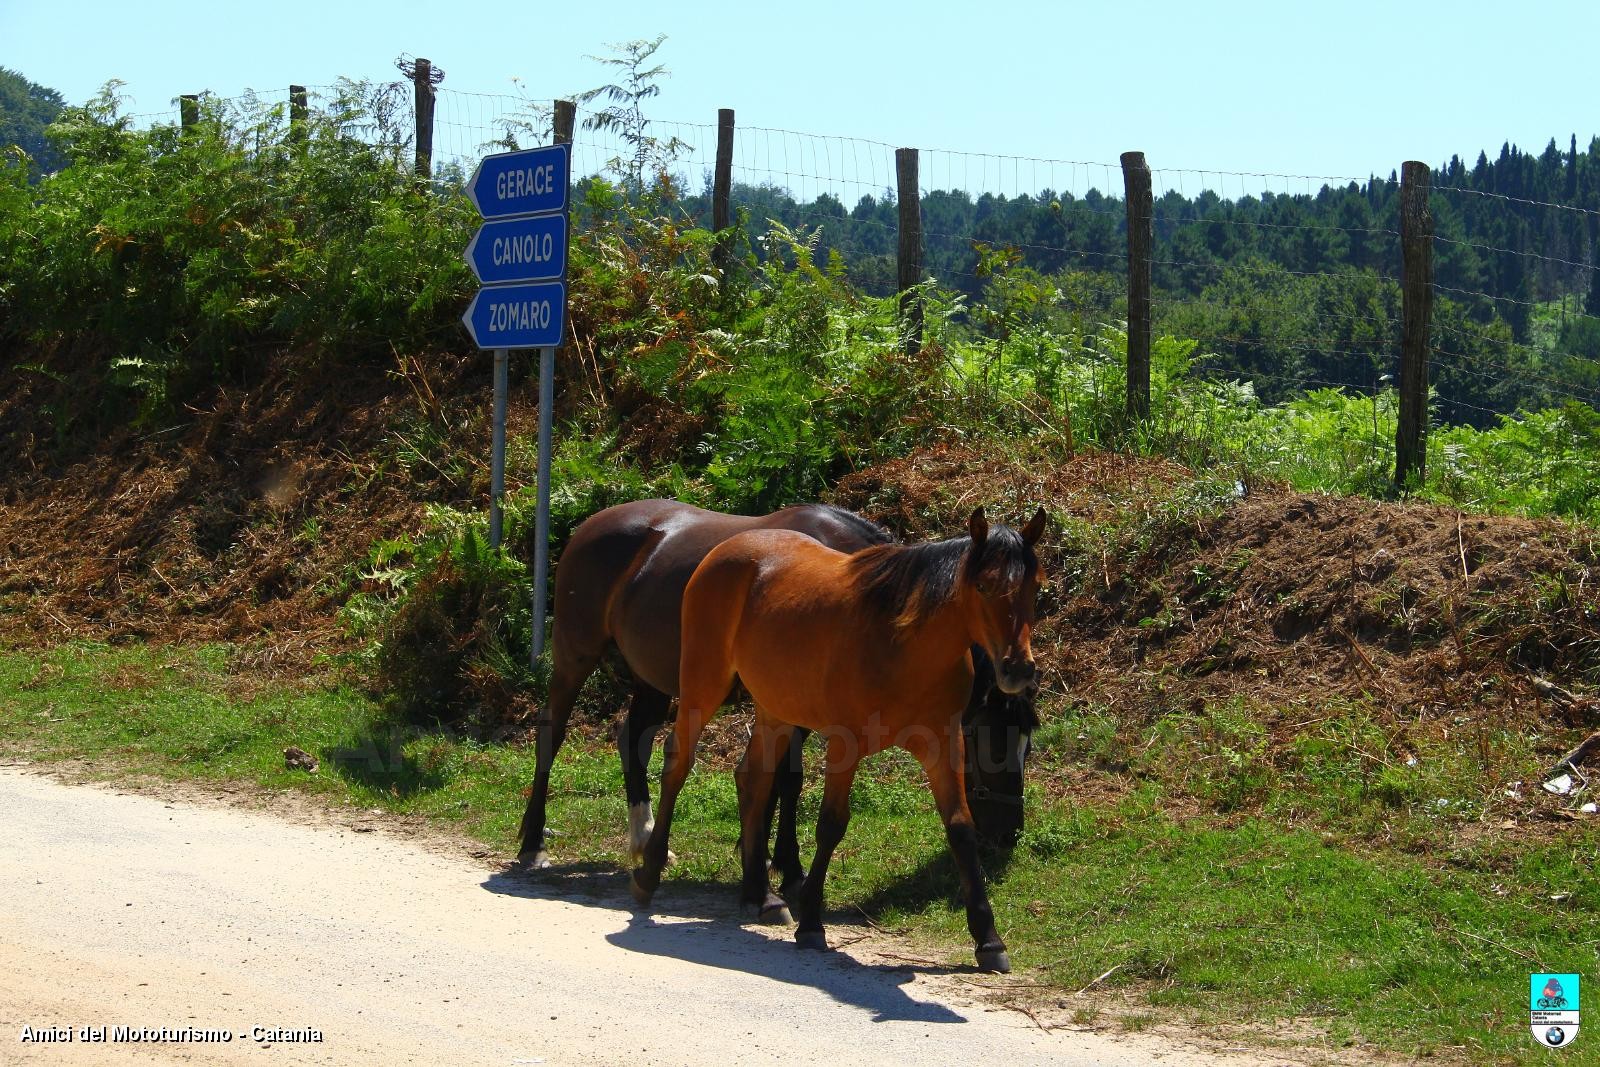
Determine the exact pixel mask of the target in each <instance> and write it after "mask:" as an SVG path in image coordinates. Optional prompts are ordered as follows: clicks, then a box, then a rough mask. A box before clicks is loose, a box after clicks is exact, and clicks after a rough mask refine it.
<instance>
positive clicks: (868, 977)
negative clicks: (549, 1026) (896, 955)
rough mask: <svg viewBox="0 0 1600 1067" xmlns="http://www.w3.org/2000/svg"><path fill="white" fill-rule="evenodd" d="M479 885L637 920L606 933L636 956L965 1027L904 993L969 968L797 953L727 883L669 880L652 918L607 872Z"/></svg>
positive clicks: (622, 880)
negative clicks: (751, 917)
mask: <svg viewBox="0 0 1600 1067" xmlns="http://www.w3.org/2000/svg"><path fill="white" fill-rule="evenodd" d="M482 884H483V888H485V889H487V890H488V891H489V892H491V893H500V894H505V895H508V896H518V897H526V898H529V899H538V900H564V901H566V902H568V903H576V904H586V905H592V906H595V907H603V908H607V909H610V910H617V911H628V912H631V913H632V917H631V918H630V919H629V920H628V923H627V925H626V926H625V927H624V928H623V929H621V930H617V931H615V932H613V933H610V934H607V935H606V941H608V942H609V943H611V944H613V945H615V946H617V947H618V948H622V949H626V950H627V951H629V952H639V953H644V954H646V955H652V956H667V957H671V958H673V959H678V960H683V961H685V962H687V963H696V964H699V965H701V966H704V967H719V968H722V969H724V970H732V971H743V972H745V973H746V974H752V975H755V976H757V977H760V978H767V979H770V980H772V981H777V982H784V983H787V984H789V985H796V986H806V987H810V988H814V989H817V990H820V991H821V992H823V993H826V994H827V995H828V996H830V997H832V998H833V999H834V1000H835V1001H837V1002H838V1003H840V1004H843V1005H846V1006H849V1007H854V1008H859V1009H861V1010H863V1011H867V1012H870V1013H871V1014H872V1019H873V1021H874V1022H891V1021H899V1022H921V1023H964V1022H966V1021H967V1020H966V1017H965V1016H963V1015H960V1014H958V1013H957V1012H955V1011H952V1010H951V1009H950V1008H948V1007H946V1006H944V1005H943V1004H936V1003H929V1002H927V1001H922V1000H917V999H914V998H913V997H912V996H911V995H910V993H909V992H908V991H907V989H906V988H905V987H906V986H907V985H909V984H910V983H911V982H912V980H913V979H914V978H915V977H916V975H918V974H926V975H939V974H952V973H959V972H962V971H965V970H969V969H970V968H960V967H942V966H938V965H936V964H921V963H916V964H911V963H905V964H901V963H896V964H882V963H870V962H865V961H862V960H859V959H856V958H855V957H854V956H853V955H851V954H850V953H848V952H842V951H838V950H837V949H835V950H830V951H827V952H814V951H802V950H800V949H797V948H796V947H795V945H794V942H793V940H792V931H790V930H783V931H782V933H781V935H780V934H779V930H778V928H772V927H767V928H760V927H753V926H746V925H744V924H743V923H744V920H742V919H741V917H740V916H739V913H738V909H737V907H736V906H734V902H733V899H732V898H733V892H734V891H733V887H731V886H729V885H726V884H724V883H721V882H707V881H696V880H691V879H674V880H672V881H669V882H668V883H666V884H665V885H664V886H662V891H661V892H660V893H658V894H657V896H656V900H655V901H654V902H653V903H652V905H651V907H650V910H649V912H648V913H645V912H641V911H640V910H639V909H638V908H637V907H636V906H635V905H634V903H633V900H632V898H631V896H629V893H628V881H627V876H626V875H624V874H621V873H620V872H618V871H617V870H616V869H615V868H613V867H608V866H605V865H603V864H581V865H575V866H567V867H563V868H561V869H559V871H558V870H550V871H541V872H539V873H538V874H537V875H531V876H530V875H529V874H527V873H524V872H522V871H520V870H517V869H515V868H511V869H508V870H505V871H502V872H499V873H496V874H493V875H490V876H489V877H488V878H487V879H485V880H484V882H483V883H482ZM850 929H851V927H849V926H841V925H837V924H836V925H832V926H831V927H830V934H829V936H830V940H832V941H834V943H835V944H838V943H839V939H840V937H841V934H843V935H844V936H845V937H848V933H847V931H848V930H850ZM769 930H770V931H771V932H770V933H769V932H767V931H769Z"/></svg>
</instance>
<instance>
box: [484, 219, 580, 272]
mask: <svg viewBox="0 0 1600 1067" xmlns="http://www.w3.org/2000/svg"><path fill="white" fill-rule="evenodd" d="M466 260H467V266H469V267H471V268H472V272H473V273H474V274H476V275H477V276H478V280H479V281H480V282H482V283H483V284H485V285H500V284H502V283H504V282H543V281H554V280H555V279H557V278H561V277H564V276H565V275H566V273H567V217H566V216H565V215H535V216H534V217H532V218H525V219H499V220H497V221H495V222H486V223H484V224H483V225H482V226H480V227H478V232H477V233H475V234H473V235H472V243H471V244H469V245H467V253H466Z"/></svg>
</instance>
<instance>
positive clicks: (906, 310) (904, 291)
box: [894, 148, 922, 355]
mask: <svg viewBox="0 0 1600 1067" xmlns="http://www.w3.org/2000/svg"><path fill="white" fill-rule="evenodd" d="M894 169H895V176H896V180H897V181H898V183H899V194H898V195H899V198H900V249H899V290H900V315H901V318H902V319H904V321H905V329H906V334H905V346H906V354H907V355H914V354H916V353H917V352H919V351H921V349H922V301H921V300H920V299H919V298H918V297H917V294H916V293H914V292H913V291H912V290H913V289H915V288H916V286H917V285H919V284H920V283H921V282H922V194H921V192H919V190H918V187H917V150H916V149H915V148H896V149H895V150H894Z"/></svg>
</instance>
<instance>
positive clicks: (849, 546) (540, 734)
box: [518, 500, 1038, 886]
mask: <svg viewBox="0 0 1600 1067" xmlns="http://www.w3.org/2000/svg"><path fill="white" fill-rule="evenodd" d="M760 529H783V530H793V531H796V532H798V533H801V534H804V535H805V536H807V537H810V538H812V539H813V540H815V541H817V542H819V543H821V544H824V545H827V546H829V547H830V548H834V549H837V550H839V551H841V552H856V551H859V550H860V549H863V548H868V547H871V546H874V545H882V544H888V543H889V542H891V541H892V540H893V539H892V538H891V537H890V535H889V533H888V531H886V530H884V529H883V528H882V527H881V526H878V525H877V524H876V523H873V522H870V521H869V520H867V519H864V518H862V517H861V516H860V515H857V514H855V513H854V512H850V511H846V510H844V509H843V508H836V507H832V506H830V505H826V504H802V505H796V506H794V507H788V508H784V509H783V510H781V511H778V512H775V513H773V514H771V515H762V516H753V517H752V516H742V515H724V514H722V513H720V512H715V511H707V510H705V509H703V508H697V507H693V506H692V505H689V504H684V503H680V502H679V501H675V500H638V501H633V502H631V503H626V504H618V505H616V506H614V507H610V508H606V509H605V510H603V511H599V512H596V513H595V514H594V515H591V516H590V517H589V518H587V519H585V520H584V521H583V522H582V523H581V524H579V526H578V528H577V529H576V530H575V531H574V532H573V535H572V537H571V539H570V540H569V541H568V543H567V547H566V549H565V550H564V551H563V552H562V554H561V560H560V562H559V564H558V565H557V567H556V581H555V587H556V593H555V609H556V610H555V617H554V622H553V626H552V628H553V634H552V639H551V654H552V668H553V669H552V671H551V677H550V692H549V699H548V700H547V701H546V704H545V710H544V711H543V712H541V714H540V716H539V719H538V722H537V724H536V729H537V738H538V740H537V765H536V769H535V772H534V781H533V785H532V788H531V789H530V790H529V794H528V805H527V809H526V810H525V812H524V813H523V817H522V827H521V832H520V838H521V847H520V851H519V856H518V859H519V861H520V862H521V863H522V864H523V865H524V866H526V867H531V868H541V867H548V866H549V865H550V858H549V854H548V852H547V850H546V846H545V808H546V803H547V800H548V797H549V789H550V770H551V766H552V764H553V763H554V761H555V757H556V753H557V752H559V751H560V749H561V745H562V744H563V742H564V741H565V739H566V734H567V724H568V721H569V719H570V717H571V713H572V708H573V705H574V703H575V702H576V700H577V697H578V692H579V690H580V689H581V688H582V686H583V683H584V682H585V680H587V679H588V677H589V675H590V674H592V673H593V672H594V670H595V668H596V667H597V666H598V665H599V663H600V661H601V659H602V657H603V656H604V655H605V653H606V652H607V650H608V649H609V648H610V647H611V646H612V645H613V644H614V645H615V646H616V647H617V648H618V650H619V651H620V652H621V654H622V658H623V660H624V661H625V662H626V663H627V666H628V669H629V672H630V673H631V674H632V676H633V696H632V701H631V703H630V704H629V707H628V711H627V714H626V715H625V717H624V719H623V722H622V725H621V728H620V730H619V731H618V735H617V748H618V753H619V755H620V757H621V760H622V774H623V783H624V790H625V792H626V795H627V800H628V822H629V831H628V846H629V852H630V856H631V859H632V861H633V862H634V863H635V864H637V863H638V862H639V859H640V856H641V853H642V850H643V848H644V843H645V840H646V839H647V838H648V837H649V834H650V829H651V826H652V821H651V818H650V787H649V780H648V769H649V762H650V750H651V747H652V746H653V744H654V742H655V737H656V734H657V732H658V731H659V730H660V728H661V725H662V724H663V723H664V722H666V720H667V714H668V710H669V707H670V704H671V700H672V697H674V696H676V695H677V693H678V660H679V654H680V644H681V622H682V619H681V611H682V601H683V590H684V587H685V586H687V585H688V583H689V577H690V575H692V574H693V573H694V570H695V568H696V567H697V566H699V564H700V562H701V561H702V560H703V559H705V557H706V554H707V553H708V552H710V551H711V549H712V548H714V547H715V546H716V545H718V544H720V543H721V542H723V541H725V540H727V539H728V538H729V537H732V536H733V535H735V534H737V533H742V532H745V531H748V530H760ZM982 667H983V668H987V664H986V663H985V664H982ZM991 679H992V675H988V676H981V677H980V681H979V683H978V684H977V685H975V686H974V688H973V690H972V694H971V696H972V699H971V701H970V705H969V709H968V716H967V719H968V720H969V721H970V722H971V724H972V729H973V730H974V731H976V732H977V733H978V735H979V736H981V737H982V738H984V739H985V740H984V741H983V742H982V743H981V744H979V745H976V746H974V748H973V752H972V757H973V760H974V763H975V766H974V768H973V771H974V775H973V780H974V782H975V783H976V785H975V786H974V803H975V804H976V805H978V806H979V808H978V810H979V813H980V822H979V825H980V826H981V827H982V828H983V829H984V831H985V835H986V837H987V838H988V839H991V840H994V841H995V842H996V843H998V844H1001V845H1006V846H1008V845H1010V844H1012V843H1014V842H1015V840H1016V837H1017V835H1018V834H1019V833H1020V831H1021V829H1022V814H1023V813H1022V760H1023V758H1024V757H1025V756H1026V752H1027V738H1028V736H1029V735H1031V734H1032V732H1033V730H1034V728H1035V727H1037V725H1038V720H1037V718H1036V717H1035V714H1034V704H1033V700H1032V699H1031V697H1005V696H1002V695H1000V694H996V693H995V692H993V686H992V682H991ZM803 736H804V735H801V737H800V738H797V741H803ZM985 746H987V747H985ZM980 757H981V758H980ZM800 784H801V782H800V745H799V744H798V743H797V744H794V745H793V746H791V758H790V761H789V763H788V765H787V766H786V767H785V768H784V769H783V770H782V772H781V773H780V775H779V777H778V781H777V787H776V789H774V790H773V794H772V797H771V800H770V802H769V804H768V808H767V812H766V823H767V824H770V823H771V821H772V818H773V814H774V809H776V813H777V816H778V836H777V841H776V847H775V848H774V851H773V865H774V866H775V867H777V868H778V870H779V871H780V872H781V874H782V877H783V884H784V885H785V886H797V885H798V884H799V883H800V880H801V879H802V878H804V876H805V870H804V867H803V866H802V865H801V862H800V850H799V845H798V844H797V842H796V837H795V825H794V813H795V807H796V803H797V798H798V797H799V792H800ZM764 839H765V830H763V840H764Z"/></svg>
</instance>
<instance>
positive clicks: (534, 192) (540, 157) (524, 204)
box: [467, 144, 570, 219]
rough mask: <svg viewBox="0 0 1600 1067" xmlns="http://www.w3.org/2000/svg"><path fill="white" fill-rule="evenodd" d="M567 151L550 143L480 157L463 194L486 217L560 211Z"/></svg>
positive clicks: (564, 201) (564, 199)
mask: <svg viewBox="0 0 1600 1067" xmlns="http://www.w3.org/2000/svg"><path fill="white" fill-rule="evenodd" d="M569 153H570V146H568V145H564V144H553V145H546V146H545V147H544V148H529V149H526V150H525V151H521V152H502V153H500V154H499V155H497V156H484V157H483V160H482V162H480V163H479V164H478V169H477V170H475V171H473V172H472V180H471V181H470V182H468V183H467V195H468V196H470V197H471V198H472V202H473V203H474V204H476V205H477V207H478V212H479V213H480V214H481V215H483V217H484V218H486V219H498V218H504V217H505V216H507V215H538V214H544V213H545V212H549V211H561V210H564V209H565V208H566V206H567V174H568V171H569V169H570V168H568V166H567V160H568V158H569Z"/></svg>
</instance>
